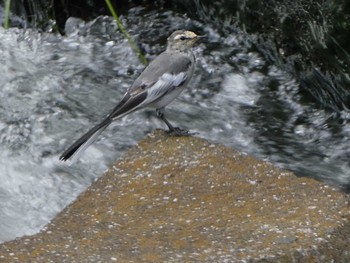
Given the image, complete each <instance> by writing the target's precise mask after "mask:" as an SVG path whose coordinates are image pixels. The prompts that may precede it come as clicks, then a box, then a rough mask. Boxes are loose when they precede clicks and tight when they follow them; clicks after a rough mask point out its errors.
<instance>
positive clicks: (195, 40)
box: [194, 35, 207, 42]
mask: <svg viewBox="0 0 350 263" xmlns="http://www.w3.org/2000/svg"><path fill="white" fill-rule="evenodd" d="M206 37H207V36H206V35H202V36H198V35H197V36H196V37H195V38H194V42H197V41H199V40H201V39H203V38H206Z"/></svg>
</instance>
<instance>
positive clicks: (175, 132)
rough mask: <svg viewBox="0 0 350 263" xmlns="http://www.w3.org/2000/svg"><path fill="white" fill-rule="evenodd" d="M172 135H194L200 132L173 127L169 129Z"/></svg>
mask: <svg viewBox="0 0 350 263" xmlns="http://www.w3.org/2000/svg"><path fill="white" fill-rule="evenodd" d="M167 133H168V134H169V135H170V136H192V135H196V134H198V133H197V132H190V131H188V130H185V129H181V128H178V127H174V128H173V129H171V130H169V131H167Z"/></svg>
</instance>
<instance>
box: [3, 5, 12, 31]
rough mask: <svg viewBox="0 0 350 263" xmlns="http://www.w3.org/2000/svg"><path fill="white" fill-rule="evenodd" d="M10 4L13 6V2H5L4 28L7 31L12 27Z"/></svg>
mask: <svg viewBox="0 0 350 263" xmlns="http://www.w3.org/2000/svg"><path fill="white" fill-rule="evenodd" d="M10 4H11V0H6V2H5V21H4V27H5V28H6V29H9V27H10Z"/></svg>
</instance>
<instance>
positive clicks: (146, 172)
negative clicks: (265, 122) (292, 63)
mask: <svg viewBox="0 0 350 263" xmlns="http://www.w3.org/2000/svg"><path fill="white" fill-rule="evenodd" d="M349 220H350V210H349V204H348V197H347V196H346V195H345V194H344V193H342V192H340V191H338V190H336V189H334V188H333V187H331V186H328V185H326V184H324V183H320V182H317V181H315V180H312V179H309V178H298V177H296V176H294V175H293V174H292V173H290V172H287V171H283V170H280V169H277V168H275V167H274V166H272V165H271V164H268V163H266V162H262V161H258V160H256V159H255V158H254V157H252V156H248V155H244V154H241V153H238V152H236V151H234V150H232V149H230V148H227V147H224V146H222V145H217V144H213V143H210V142H208V141H206V140H203V139H200V138H196V137H171V136H167V135H166V134H165V133H163V132H162V131H159V130H157V131H155V132H154V133H152V134H150V135H149V136H148V137H147V138H146V139H144V140H142V141H141V142H140V143H139V144H138V145H137V146H136V147H134V148H132V149H131V150H130V151H129V152H128V153H126V154H125V156H124V157H123V158H122V159H121V160H119V161H117V162H116V163H115V164H114V165H113V166H112V167H111V168H110V169H109V171H108V172H107V173H106V174H104V175H103V176H102V177H101V178H100V179H99V180H98V181H96V182H95V183H94V184H93V185H92V186H91V187H89V188H88V189H87V190H86V191H85V192H84V193H83V194H81V195H80V196H79V198H78V199H77V200H76V201H75V202H74V203H73V204H71V205H70V206H69V207H67V208H66V209H65V210H64V211H62V212H61V213H60V214H59V215H58V216H57V217H56V218H55V219H54V220H53V221H52V222H51V223H50V224H48V225H47V226H46V227H45V229H43V230H42V231H41V232H40V233H39V234H37V235H34V236H29V237H23V238H19V239H17V240H15V241H11V242H7V243H4V244H1V245H0V262H350V238H349V237H350V227H349Z"/></svg>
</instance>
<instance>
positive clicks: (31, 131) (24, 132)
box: [0, 8, 350, 241]
mask: <svg viewBox="0 0 350 263" xmlns="http://www.w3.org/2000/svg"><path fill="white" fill-rule="evenodd" d="M142 12H143V10H142V9H139V8H134V9H131V10H130V12H129V14H128V16H127V18H124V19H123V23H124V24H125V26H126V28H128V31H129V32H130V33H131V35H132V36H133V37H134V38H135V40H136V41H137V42H138V43H140V45H141V48H142V49H143V50H144V51H145V52H146V54H147V59H149V60H151V59H153V58H154V57H155V56H156V54H158V53H160V52H161V51H162V50H163V49H164V45H165V40H166V37H167V36H168V35H169V32H172V31H174V30H176V29H178V28H189V29H192V30H194V31H196V32H198V33H200V34H203V33H204V34H206V35H207V36H208V37H207V40H206V41H205V42H202V43H200V44H199V45H198V46H197V47H196V48H195V53H196V55H197V58H198V59H197V64H198V67H197V70H196V72H195V76H194V78H193V79H192V81H191V83H190V87H189V88H188V89H187V90H186V91H185V92H184V93H183V94H182V95H181V96H180V97H179V98H178V99H177V100H176V101H175V102H174V103H173V104H171V105H170V106H169V107H168V109H167V112H166V113H167V116H168V118H169V120H171V121H172V122H173V123H174V124H175V125H177V126H180V127H184V128H187V129H190V130H191V131H195V132H198V133H199V136H200V137H203V138H206V139H209V140H211V141H214V142H218V143H222V144H224V145H226V146H229V147H233V148H235V149H237V150H240V151H242V152H246V153H249V154H253V155H254V156H256V157H257V158H260V159H264V160H267V161H269V162H272V163H273V164H275V165H278V166H280V167H283V168H286V169H290V170H292V171H294V172H295V173H296V174H297V175H300V176H308V177H313V178H316V179H318V180H322V181H326V182H329V183H331V184H334V185H338V186H342V187H347V185H348V184H349V182H350V169H349V147H348V146H349V136H350V125H349V118H350V115H349V112H347V111H340V112H337V113H335V112H333V111H329V110H325V109H323V108H322V107H320V106H319V104H318V103H317V102H316V101H315V100H314V99H310V98H308V97H307V96H303V94H304V93H303V92H302V90H300V86H299V83H298V81H297V80H296V79H294V77H293V76H291V75H290V74H289V73H288V72H287V71H285V70H283V69H282V68H281V67H278V66H277V65H275V64H273V63H269V62H267V61H266V60H265V59H264V56H263V55H262V53H261V51H259V50H258V49H257V48H256V47H255V46H254V45H252V43H253V42H254V39H255V36H253V35H248V34H247V33H244V32H241V31H239V30H238V29H237V28H235V29H233V30H232V33H229V34H227V33H226V34H223V33H222V32H220V31H219V30H218V29H217V28H215V26H211V25H208V24H206V25H204V24H202V23H201V22H200V21H195V20H190V19H188V18H187V17H186V16H185V15H179V14H176V13H173V12H171V11H164V12H162V13H156V12H147V13H143V14H142V15H139V14H140V13H142ZM233 28H234V27H233ZM116 29H117V26H116V24H115V22H114V21H113V20H112V19H111V18H109V17H99V18H97V19H96V20H94V21H92V22H89V23H84V22H82V21H80V20H77V19H70V20H69V21H68V23H67V35H66V36H60V35H55V34H50V33H39V32H38V31H36V30H21V29H16V28H13V29H10V30H4V29H3V28H1V27H0V62H1V63H0V86H1V91H0V141H1V144H0V157H1V158H0V167H2V169H1V172H0V180H1V184H0V214H1V217H0V241H5V240H10V239H13V238H15V237H17V236H21V235H29V234H34V233H36V232H37V231H38V230H40V229H41V228H42V227H43V226H44V225H45V224H47V223H48V222H49V220H50V219H52V218H53V217H54V216H55V215H56V214H57V213H58V212H59V211H61V210H62V209H63V208H64V207H65V206H66V205H67V204H69V203H70V202H72V201H73V200H74V199H75V198H76V196H77V195H79V193H81V192H82V191H83V190H84V189H86V187H87V186H88V185H89V184H91V182H92V181H93V180H95V179H96V178H98V177H99V176H100V175H101V174H102V173H103V172H104V171H105V170H106V169H107V168H108V166H109V165H111V164H112V163H113V161H114V160H116V159H118V158H120V157H121V155H122V154H123V152H125V151H126V150H127V149H129V148H130V147H132V146H134V145H135V144H136V143H137V142H138V141H139V140H140V139H142V138H143V137H144V136H145V135H146V134H147V133H149V132H151V131H152V130H154V129H155V128H165V127H164V124H163V123H162V122H161V121H159V120H158V119H157V118H156V117H155V113H154V112H153V110H151V109H150V110H143V111H140V112H136V113H133V114H132V115H130V116H128V117H126V118H124V119H122V120H120V121H118V122H116V123H115V124H114V125H112V126H111V127H109V128H108V129H107V130H106V131H105V132H104V133H103V134H102V136H101V138H100V139H99V140H98V141H97V143H95V144H94V145H92V146H91V147H90V148H89V149H88V150H87V151H86V152H85V154H84V155H83V157H82V158H81V160H80V161H79V162H78V163H76V164H75V165H73V166H70V167H69V166H67V165H66V164H64V163H62V162H59V161H58V156H59V155H60V153H62V151H63V150H64V149H66V148H67V147H68V146H69V145H70V144H71V143H72V142H73V141H74V140H75V139H77V138H78V137H79V136H80V135H82V134H83V133H84V132H86V131H87V130H88V129H90V128H91V127H92V126H93V125H94V124H96V123H98V122H99V121H100V120H101V119H102V118H103V117H104V116H105V115H106V114H108V112H109V111H110V110H111V109H112V108H113V107H114V105H115V104H116V103H117V102H118V101H119V100H120V98H121V97H122V96H123V94H124V92H125V90H126V89H127V88H128V87H129V86H130V85H131V84H132V82H133V80H134V79H135V78H136V77H137V76H138V74H139V73H140V72H141V71H142V69H143V66H142V64H141V63H140V62H139V61H138V59H137V56H135V55H134V54H133V52H132V50H131V49H130V47H129V45H128V43H127V41H126V40H125V39H124V38H123V36H122V35H121V34H120V33H119V32H118V30H116Z"/></svg>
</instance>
